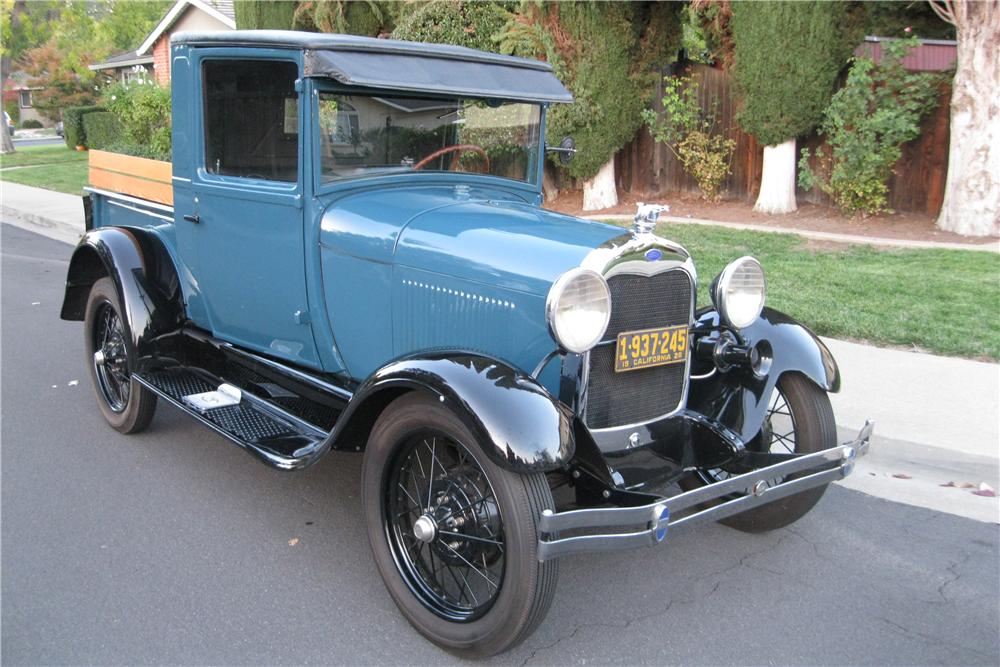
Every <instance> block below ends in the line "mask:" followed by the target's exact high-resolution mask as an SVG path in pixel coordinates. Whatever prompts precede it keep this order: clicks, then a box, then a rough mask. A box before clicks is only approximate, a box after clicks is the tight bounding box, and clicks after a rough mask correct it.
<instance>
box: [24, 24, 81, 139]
mask: <svg viewBox="0 0 1000 667" xmlns="http://www.w3.org/2000/svg"><path fill="white" fill-rule="evenodd" d="M56 44H57V40H55V39H52V40H49V41H48V42H46V43H45V44H43V45H42V46H39V47H37V48H35V49H32V50H31V51H30V52H29V53H28V54H27V55H26V57H25V58H26V61H25V63H24V71H25V72H27V73H28V74H30V75H31V76H32V77H34V78H33V79H32V81H31V85H32V87H37V88H39V90H33V91H32V93H31V103H32V106H33V107H34V108H35V110H37V111H38V113H40V114H41V115H42V116H44V117H45V118H48V119H49V120H52V121H57V120H59V119H60V118H61V116H62V110H63V109H65V108H67V107H77V106H86V105H90V104H93V103H94V102H95V101H96V98H97V95H95V92H94V89H93V86H91V85H89V84H88V83H87V82H86V81H87V80H89V79H90V78H92V77H86V78H85V77H82V76H81V75H80V74H78V73H77V72H76V70H74V69H73V68H72V67H71V63H69V62H68V61H67V60H66V58H64V57H63V53H62V52H61V51H60V50H59V49H58V48H57V46H56ZM78 54H79V55H80V56H81V57H82V58H83V59H84V60H90V58H89V57H88V56H87V55H86V54H85V53H83V52H78ZM88 73H90V72H89V70H88ZM91 74H92V73H91Z"/></svg>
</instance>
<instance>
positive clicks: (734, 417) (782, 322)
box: [688, 308, 840, 442]
mask: <svg viewBox="0 0 1000 667" xmlns="http://www.w3.org/2000/svg"><path fill="white" fill-rule="evenodd" d="M718 324H719V313H718V311H716V310H715V309H709V310H706V311H704V312H700V313H699V317H698V324H697V325H696V327H695V331H697V329H698V328H703V327H711V326H717V325H718ZM740 334H741V336H742V337H743V338H744V341H745V342H746V343H749V344H750V345H757V344H758V343H760V342H761V341H767V342H768V343H770V346H771V349H772V351H773V360H772V362H771V367H770V370H769V371H768V373H767V374H766V375H764V376H763V377H758V376H757V375H755V374H754V373H753V371H751V370H750V369H749V368H744V367H733V368H732V369H730V370H729V371H728V372H725V373H723V372H719V371H716V372H715V373H714V374H712V375H711V376H710V377H707V378H704V379H700V380H694V379H693V380H692V381H691V389H690V393H689V395H688V408H689V409H691V410H693V411H695V412H699V413H701V414H703V415H705V416H707V417H710V418H711V419H713V420H715V421H717V422H718V423H720V424H722V425H723V426H725V427H727V428H728V429H731V430H732V431H735V432H736V433H737V434H739V436H740V438H741V439H742V440H743V442H749V441H750V440H751V439H753V437H754V436H755V435H756V434H757V432H758V431H759V430H760V427H761V424H763V422H764V416H765V415H766V413H767V405H768V400H769V399H770V397H771V392H772V391H773V390H774V386H775V384H776V383H777V382H778V378H780V377H781V375H782V374H784V373H790V372H797V373H802V374H803V375H805V376H806V377H807V378H809V379H810V380H812V381H813V382H815V383H816V385H817V386H818V387H820V388H821V389H824V390H825V391H828V392H837V391H840V370H839V369H838V368H837V362H836V361H835V360H834V358H833V355H832V354H831V353H830V350H829V349H827V347H826V345H824V344H823V341H821V340H820V339H819V338H818V337H817V336H816V334H814V333H813V332H812V331H810V330H809V329H808V328H806V326H805V325H803V324H801V323H800V322H798V321H796V320H795V319H793V318H791V317H789V316H788V315H785V314H784V313H781V312H779V311H777V310H773V309H771V308H764V310H763V312H761V315H760V318H759V319H758V320H757V321H756V322H755V323H754V324H752V325H751V326H749V327H747V328H746V329H743V330H742V331H741V332H740ZM692 374H693V375H694V376H697V375H699V370H698V369H697V368H695V367H693V368H692Z"/></svg>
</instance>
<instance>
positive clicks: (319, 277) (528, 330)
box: [62, 31, 872, 656]
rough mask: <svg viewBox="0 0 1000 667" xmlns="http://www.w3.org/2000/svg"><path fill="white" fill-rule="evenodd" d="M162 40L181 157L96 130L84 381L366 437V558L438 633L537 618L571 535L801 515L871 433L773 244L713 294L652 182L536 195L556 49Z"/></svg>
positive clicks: (137, 402) (202, 408)
mask: <svg viewBox="0 0 1000 667" xmlns="http://www.w3.org/2000/svg"><path fill="white" fill-rule="evenodd" d="M170 68H171V77H172V91H173V92H172V95H173V161H172V165H171V164H169V163H156V162H151V161H148V160H138V159H135V158H127V157H125V156H117V155H111V154H99V153H94V154H93V155H92V156H91V166H92V170H91V183H92V185H93V187H91V188H89V191H90V195H89V197H88V198H87V199H86V200H85V206H86V210H87V212H88V215H87V230H88V231H87V233H86V236H85V237H84V238H83V240H82V241H81V242H80V244H79V246H78V248H77V249H76V251H75V253H74V255H73V258H72V261H71V263H70V267H69V275H68V277H67V281H66V295H65V301H64V304H63V308H62V317H63V319H68V320H82V321H83V322H84V328H85V341H86V355H87V356H86V361H87V365H88V367H89V369H90V376H91V379H92V382H93V386H94V391H95V394H96V396H97V402H98V405H99V406H100V409H101V411H102V412H103V414H104V416H105V417H106V418H107V421H108V422H109V423H110V424H111V426H112V427H114V428H115V429H117V430H118V431H121V432H122V433H134V432H137V431H140V430H142V429H144V428H146V427H147V426H148V425H149V424H150V420H151V419H152V417H153V412H154V410H155V407H156V404H157V400H158V399H162V400H165V401H167V402H168V403H170V404H172V405H174V406H176V407H177V408H178V409H180V410H183V411H184V412H186V413H188V414H190V415H191V416H193V417H194V418H196V419H197V420H199V421H201V422H202V423H203V424H205V425H206V426H208V427H210V428H212V429H215V430H216V431H218V432H219V433H221V434H223V435H225V436H226V437H228V438H230V439H231V440H233V441H234V442H236V443H237V444H239V445H240V446H242V447H243V448H245V449H246V450H247V451H248V452H250V453H251V454H254V455H255V456H256V457H258V458H259V459H260V460H261V461H263V462H264V463H266V464H268V465H270V466H274V467H276V468H280V469H284V470H296V469H301V468H303V467H305V466H308V465H310V464H312V463H314V462H315V461H317V460H318V459H319V458H320V457H322V456H323V455H324V454H326V453H328V452H329V451H330V450H339V451H344V452H352V453H353V452H364V454H363V455H364V464H363V472H362V476H363V480H362V484H363V498H362V501H361V505H362V507H360V508H359V510H360V511H363V514H364V520H365V522H366V524H367V528H368V534H369V537H370V542H371V548H372V551H373V553H374V559H375V562H376V564H377V566H378V570H379V572H380V573H381V576H382V578H383V579H384V581H385V584H386V586H387V588H388V590H389V592H390V594H391V596H392V598H393V599H394V600H395V602H396V604H397V605H398V607H399V609H400V610H401V611H402V613H403V614H404V615H405V616H406V618H407V619H408V620H409V621H410V623H412V624H413V626H414V627H415V628H416V629H417V630H418V631H420V632H421V633H422V634H424V635H425V636H426V637H427V638H428V639H430V640H431V641H433V642H435V643H436V644H438V645H440V646H442V647H444V648H446V649H448V650H451V651H453V652H455V653H457V654H459V655H463V656H487V655H491V654H495V653H498V652H501V651H504V650H506V649H509V648H510V647H512V646H514V645H515V644H517V643H518V642H520V641H522V640H523V639H524V638H525V637H526V636H528V635H529V634H530V633H531V632H532V631H533V630H534V629H535V628H536V627H537V626H538V624H539V623H540V622H541V621H542V619H543V618H544V616H545V614H546V612H547V610H548V608H549V605H550V602H551V600H552V597H553V594H554V590H555V584H556V575H557V565H558V558H559V557H561V556H566V555H568V554H578V553H585V552H596V551H607V550H615V549H631V548H636V547H642V546H649V545H655V544H657V543H659V542H661V541H662V540H664V539H665V537H667V536H673V535H676V534H679V533H681V532H683V531H685V530H688V529H690V528H691V527H693V526H696V525H699V524H701V523H704V522H707V521H716V520H723V521H724V522H726V523H727V524H728V525H730V526H732V527H734V528H738V529H740V530H744V531H764V530H771V529H775V528H780V527H782V526H786V525H788V524H789V523H791V522H793V521H795V520H797V519H799V518H800V517H802V516H803V515H804V514H806V512H808V511H809V510H810V509H811V508H812V507H813V506H814V505H815V504H816V502H817V501H818V500H819V498H820V496H821V495H822V494H823V491H824V490H825V488H826V485H827V484H829V483H830V482H831V481H834V480H837V479H840V478H842V477H844V476H845V475H847V474H848V473H849V472H850V471H851V468H852V466H853V464H854V461H855V458H856V457H857V456H859V455H860V454H863V453H864V452H865V450H866V449H867V448H868V441H869V436H870V434H871V430H872V426H871V424H870V423H869V424H868V425H867V426H866V427H865V429H863V430H862V432H861V433H860V434H859V436H858V438H857V439H856V440H855V441H853V442H851V443H848V444H844V445H839V446H838V445H837V440H836V427H835V423H834V417H833V412H832V410H831V407H830V402H829V399H828V397H827V392H835V391H837V390H838V388H839V386H840V375H839V372H838V370H837V364H836V363H835V361H834V360H833V357H832V356H831V355H830V352H829V351H828V350H827V348H826V347H825V346H824V345H823V343H822V342H821V341H820V340H819V339H818V338H817V337H816V336H814V335H813V334H812V333H811V332H810V331H809V330H808V329H806V328H805V327H804V326H803V325H801V324H799V323H798V322H796V321H795V320H794V319H792V318H791V317H789V316H787V315H783V314H782V313H779V312H777V311H774V310H772V309H769V308H766V307H764V297H765V281H764V273H763V270H762V268H761V265H760V264H759V263H758V262H757V261H756V260H754V259H753V258H751V257H739V258H734V260H733V262H732V263H731V264H730V265H729V266H728V267H726V269H725V270H724V271H723V272H722V273H721V274H720V275H719V276H718V277H717V278H716V279H715V281H714V282H713V283H712V288H711V295H712V302H713V303H712V305H709V306H706V307H703V308H700V309H697V310H696V308H695V300H696V299H695V287H696V284H697V279H698V276H697V273H696V271H695V265H694V262H693V261H692V258H691V257H690V256H689V254H688V253H687V252H686V251H685V250H684V249H683V248H681V247H680V246H678V245H677V244H675V243H672V242H670V241H668V240H666V239H663V238H660V237H658V236H656V235H654V234H653V230H654V226H655V222H656V216H657V214H658V212H659V207H656V206H642V207H641V210H640V211H639V213H638V214H637V216H636V222H635V229H634V230H625V229H622V228H620V227H615V226H610V225H605V224H599V223H595V222H589V221H586V220H580V219H576V218H571V217H568V216H564V215H558V214H555V213H551V212H548V211H545V210H543V209H542V208H541V204H542V199H543V194H542V188H541V173H542V169H543V165H544V160H545V159H546V152H547V151H548V150H561V152H560V153H558V154H557V156H558V157H560V158H561V159H569V158H570V157H571V156H572V153H571V152H572V150H573V149H572V148H571V147H570V146H569V144H570V143H571V142H564V145H563V146H562V148H561V149H550V148H549V147H547V146H546V145H545V140H544V136H545V116H546V111H547V109H548V108H549V106H550V105H552V104H561V103H571V102H572V97H571V95H570V94H569V93H568V92H567V90H566V89H565V88H564V87H563V85H562V84H561V83H560V82H559V80H558V79H557V78H556V77H555V76H554V74H553V73H552V68H551V67H550V66H549V65H547V64H546V63H542V62H536V61H531V60H523V59H518V58H511V57H504V56H498V55H494V54H489V53H481V52H478V51H472V50H469V49H464V48H458V47H448V46H437V45H428V44H416V43H404V42H395V41H389V40H374V39H365V38H358V37H350V36H336V35H318V34H308V33H295V32H269V31H259V32H256V31H255V32H242V31H236V32H229V33H218V34H208V33H206V34H199V33H181V34H178V35H175V36H174V37H173V41H172V43H171V46H170ZM340 455H341V456H345V455H347V454H340ZM650 557H657V552H655V551H651V552H650Z"/></svg>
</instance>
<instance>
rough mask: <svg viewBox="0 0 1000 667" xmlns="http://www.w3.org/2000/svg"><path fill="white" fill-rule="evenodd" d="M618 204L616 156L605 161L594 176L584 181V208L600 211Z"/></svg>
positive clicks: (585, 209)
mask: <svg viewBox="0 0 1000 667" xmlns="http://www.w3.org/2000/svg"><path fill="white" fill-rule="evenodd" d="M617 205H618V188H617V187H616V186H615V158H614V157H612V158H611V159H610V160H608V161H607V162H605V163H604V166H603V167H601V170H600V171H599V172H597V174H596V175H595V176H594V177H593V178H589V179H587V180H586V181H584V182H583V210H584V211H599V210H601V209H602V208H611V207H612V206H617Z"/></svg>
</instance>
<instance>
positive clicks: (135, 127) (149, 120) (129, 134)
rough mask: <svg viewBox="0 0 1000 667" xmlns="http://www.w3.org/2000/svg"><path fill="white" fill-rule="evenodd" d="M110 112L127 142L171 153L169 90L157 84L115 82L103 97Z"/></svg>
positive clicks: (155, 151) (157, 151) (159, 151)
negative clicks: (120, 127)
mask: <svg viewBox="0 0 1000 667" xmlns="http://www.w3.org/2000/svg"><path fill="white" fill-rule="evenodd" d="M103 102H104V105H105V106H106V107H107V110H108V111H110V112H111V113H113V114H114V115H115V117H116V118H117V119H118V121H119V122H120V123H121V125H122V130H123V137H124V142H123V143H126V144H131V145H134V146H148V147H149V148H150V149H151V150H152V151H153V152H154V153H157V154H166V155H169V154H170V144H171V137H170V88H169V87H163V86H158V85H156V84H155V83H152V82H150V83H142V82H131V83H116V84H115V85H113V86H111V87H109V88H107V89H105V91H104V95H103Z"/></svg>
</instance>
